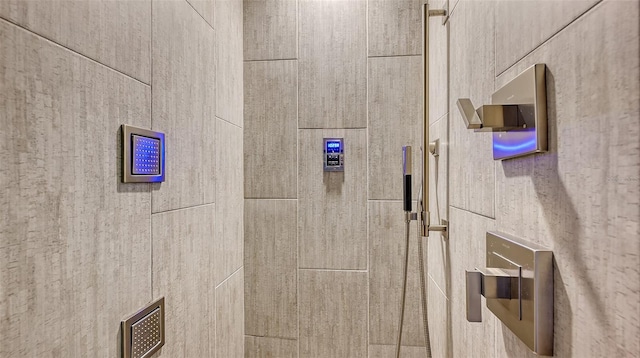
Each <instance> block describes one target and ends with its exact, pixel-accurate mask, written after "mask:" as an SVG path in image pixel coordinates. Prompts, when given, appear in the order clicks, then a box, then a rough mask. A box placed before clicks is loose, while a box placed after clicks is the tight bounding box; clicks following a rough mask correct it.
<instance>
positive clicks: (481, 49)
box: [449, 1, 495, 217]
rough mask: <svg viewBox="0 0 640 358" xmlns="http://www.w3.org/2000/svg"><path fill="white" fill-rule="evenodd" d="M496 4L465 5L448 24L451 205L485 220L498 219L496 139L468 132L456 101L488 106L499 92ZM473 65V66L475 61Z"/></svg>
mask: <svg viewBox="0 0 640 358" xmlns="http://www.w3.org/2000/svg"><path fill="white" fill-rule="evenodd" d="M493 10H494V2H493V1H462V2H460V3H458V5H457V6H456V9H455V12H453V13H452V15H451V18H450V20H449V26H450V32H451V35H450V36H451V50H450V51H451V71H450V74H451V79H450V101H451V103H450V104H449V108H450V110H451V116H450V124H449V126H450V127H449V130H450V146H449V155H450V156H451V162H450V163H451V165H450V169H449V170H450V178H451V182H450V183H449V185H450V186H451V198H450V204H451V205H452V206H455V207H457V208H461V209H465V210H469V211H472V212H475V213H478V214H481V215H484V216H488V217H494V216H495V209H494V206H495V164H494V161H493V153H492V134H491V133H476V132H474V131H473V130H469V129H467V128H466V127H465V126H464V122H463V119H462V117H461V114H460V112H459V111H458V107H457V106H456V101H457V100H458V99H459V98H470V99H471V100H472V102H473V104H474V106H476V108H477V107H480V106H482V105H484V104H488V103H489V102H488V101H489V99H490V98H491V94H493V90H494V82H495V79H494V67H495V65H494V64H495V54H494V52H495V51H494V41H495V40H494V25H493V21H487V19H491V18H492V17H493ZM471 59H472V60H471Z"/></svg>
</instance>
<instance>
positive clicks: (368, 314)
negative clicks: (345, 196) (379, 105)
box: [363, 1, 371, 356]
mask: <svg viewBox="0 0 640 358" xmlns="http://www.w3.org/2000/svg"><path fill="white" fill-rule="evenodd" d="M369 5H370V4H369V1H366V3H365V34H366V40H365V41H366V44H365V51H366V53H365V61H367V65H366V71H367V72H366V80H365V86H366V99H365V101H366V112H365V117H366V123H365V136H366V138H365V153H366V154H367V160H366V163H365V164H366V166H367V168H366V177H365V182H366V185H365V186H364V189H363V190H365V196H366V198H367V201H366V203H367V206H366V208H365V210H366V217H367V219H366V220H365V222H366V225H367V226H366V229H365V230H366V240H367V245H366V247H367V252H366V255H367V317H366V321H367V332H366V335H365V338H366V346H365V352H366V356H369V343H370V342H369V333H370V331H371V319H370V317H371V302H370V299H371V262H370V257H369V256H370V250H371V249H370V247H369V241H370V233H369V222H370V220H371V212H370V211H369V207H370V205H369V161H370V160H371V157H370V153H369V119H370V118H369V73H370V72H369Z"/></svg>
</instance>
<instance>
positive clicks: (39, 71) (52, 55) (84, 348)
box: [0, 2, 151, 357]
mask: <svg viewBox="0 0 640 358" xmlns="http://www.w3.org/2000/svg"><path fill="white" fill-rule="evenodd" d="M6 4H7V3H6V2H3V3H2V6H6ZM21 6H22V5H21ZM24 6H28V5H26V4H24ZM42 6H43V7H48V5H46V4H43V5H42ZM0 78H2V80H1V81H0V93H2V95H1V97H2V99H1V100H0V107H1V108H2V110H0V113H1V114H0V126H1V127H2V130H1V131H0V162H2V166H0V185H1V187H2V194H1V195H0V216H1V217H2V220H0V312H2V313H1V314H0V317H2V318H0V356H3V357H42V356H47V355H51V354H52V352H55V354H57V355H59V356H64V357H74V356H77V357H96V356H102V357H109V356H116V355H117V354H118V347H117V345H116V344H115V343H114V341H113V340H110V339H105V336H107V335H111V337H112V338H113V339H115V335H116V334H117V330H118V326H119V324H120V320H121V319H122V318H123V317H125V316H126V315H128V314H130V313H131V312H134V311H135V310H136V309H137V308H138V307H140V306H141V305H143V304H144V303H145V302H147V301H148V300H149V299H150V297H151V288H150V279H151V270H150V265H151V260H150V259H151V257H150V253H149V250H150V249H151V230H150V227H149V226H150V216H149V213H150V211H151V202H150V200H151V194H150V188H149V185H148V184H121V183H120V177H119V176H120V170H121V168H120V160H121V158H120V156H119V153H120V143H119V142H120V140H119V139H120V137H119V134H118V130H119V126H120V124H121V123H130V124H132V125H137V126H143V127H148V126H149V125H150V121H151V112H150V101H151V93H150V90H149V87H148V86H146V85H143V84H141V83H139V82H138V81H135V80H132V79H130V78H128V77H125V76H123V75H121V74H118V73H116V72H114V71H112V70H110V69H108V68H106V67H104V66H101V65H99V64H96V63H95V62H93V61H90V60H87V59H86V58H84V57H81V56H79V55H77V54H75V53H73V52H71V51H68V50H66V49H63V48H62V47H60V46H57V45H54V44H52V43H51V42H49V41H46V40H43V39H42V38H41V37H39V36H35V35H33V34H32V33H29V32H27V31H24V30H23V29H21V28H19V27H17V26H15V25H13V24H9V23H8V22H6V21H4V20H0ZM115 114H117V115H115ZM77 332H83V333H82V334H81V335H80V334H77ZM105 332H109V334H106V333H105Z"/></svg>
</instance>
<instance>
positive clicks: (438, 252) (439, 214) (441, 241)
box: [425, 117, 451, 294]
mask: <svg viewBox="0 0 640 358" xmlns="http://www.w3.org/2000/svg"><path fill="white" fill-rule="evenodd" d="M448 129H449V128H448V120H447V117H443V118H442V119H440V120H439V121H437V122H435V123H434V124H432V125H431V128H430V130H429V137H430V140H431V141H435V140H439V143H440V144H439V146H440V148H439V151H440V154H439V155H438V156H437V157H435V156H433V155H431V154H429V168H430V170H429V177H430V180H429V192H430V198H429V204H430V205H429V207H430V209H429V212H430V214H431V224H432V225H440V224H441V223H442V220H443V219H445V220H446V219H448V218H449V204H448V196H449V190H450V189H449V188H448V186H449V183H448V179H449V178H448V168H449V163H448V162H449V144H448V143H447V138H448V135H447V131H448ZM425 247H426V248H425V250H426V251H427V252H428V260H427V269H428V271H427V272H428V274H429V276H430V277H431V278H432V279H433V280H434V281H435V283H436V284H437V285H438V286H439V287H440V289H441V290H442V291H444V293H445V294H448V293H449V292H450V286H449V285H448V282H450V278H451V272H450V269H451V268H450V267H449V261H450V255H449V249H448V247H449V240H448V239H447V235H442V234H441V233H440V232H437V231H432V232H430V233H429V240H428V245H426V246H425Z"/></svg>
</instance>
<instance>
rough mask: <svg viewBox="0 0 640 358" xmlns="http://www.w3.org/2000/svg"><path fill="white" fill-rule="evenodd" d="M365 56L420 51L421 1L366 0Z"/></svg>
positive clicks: (415, 52)
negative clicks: (367, 40)
mask: <svg viewBox="0 0 640 358" xmlns="http://www.w3.org/2000/svg"><path fill="white" fill-rule="evenodd" d="M368 21H369V26H368V29H369V34H368V35H369V36H368V37H369V56H393V55H417V54H420V53H422V2H421V1H419V0H396V1H389V0H369V2H368Z"/></svg>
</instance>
